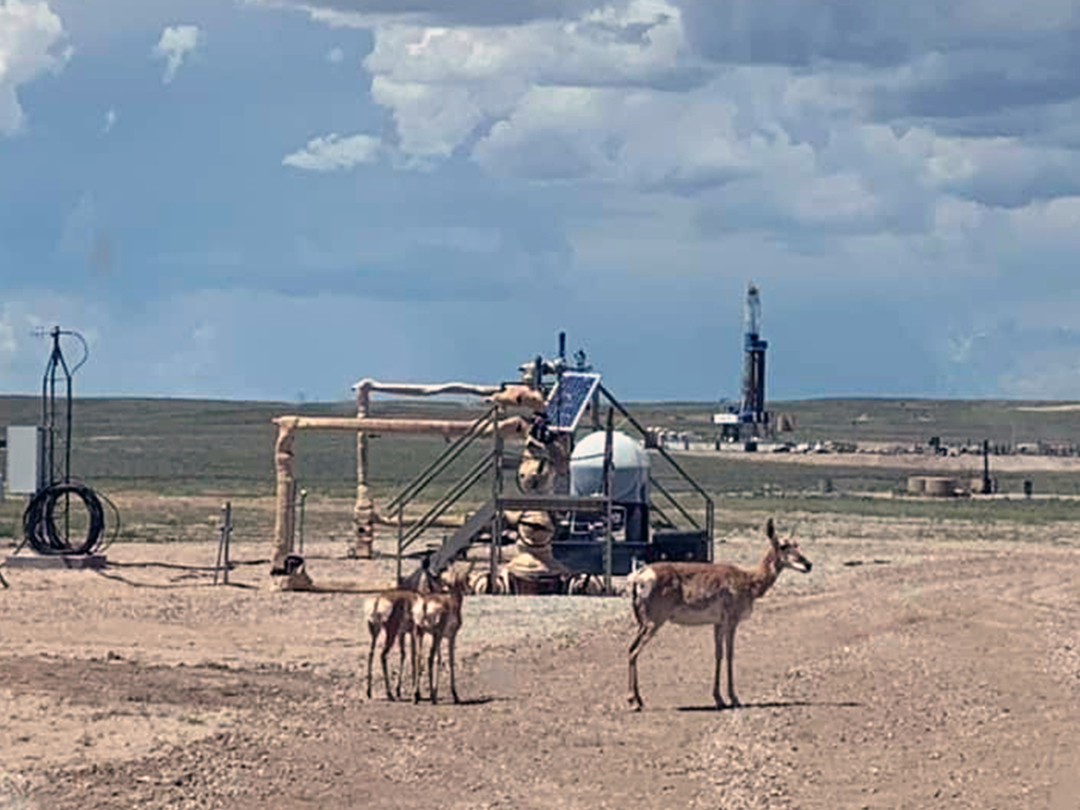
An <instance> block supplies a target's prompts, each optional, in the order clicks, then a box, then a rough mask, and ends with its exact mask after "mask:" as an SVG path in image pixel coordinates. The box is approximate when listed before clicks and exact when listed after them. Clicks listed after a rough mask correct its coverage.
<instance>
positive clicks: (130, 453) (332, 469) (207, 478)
mask: <svg viewBox="0 0 1080 810" xmlns="http://www.w3.org/2000/svg"><path fill="white" fill-rule="evenodd" d="M1042 405H1045V403H1027V402H1015V401H1008V402H992V401H977V402H967V401H927V400H905V401H900V400H812V401H801V402H787V403H774V404H773V407H774V408H775V409H776V410H777V411H780V412H783V413H787V414H792V415H793V416H794V417H795V422H796V430H795V432H794V433H793V434H790V438H791V439H793V440H794V441H816V440H819V439H834V440H841V441H862V442H904V443H916V442H918V443H926V442H927V441H928V440H929V438H930V437H931V436H940V437H941V438H942V440H943V441H948V442H968V441H970V442H977V441H981V440H982V439H984V438H985V439H989V440H990V441H991V442H994V443H997V444H1015V443H1018V442H1035V441H1040V440H1041V441H1049V442H1061V443H1071V442H1074V441H1077V440H1078V439H1080V411H1075V410H1068V409H1058V410H1029V408H1039V407H1041V406H1042ZM628 407H629V408H630V410H631V413H633V414H634V416H635V417H636V418H637V419H638V421H640V422H641V423H643V424H646V425H650V426H658V427H664V428H670V429H674V430H695V431H698V432H700V433H702V434H704V435H706V436H708V435H711V432H712V426H711V414H712V412H713V411H714V410H715V408H714V406H712V405H711V404H709V403H678V402H675V403H639V404H634V403H628ZM284 413H301V414H308V415H339V416H341V415H351V414H352V413H353V405H352V403H351V402H337V403H307V404H304V405H296V404H291V403H284V402H280V403H273V402H234V401H199V400H176V399H159V400H155V399H81V400H77V401H76V403H75V409H74V425H75V427H74V436H73V441H72V472H73V474H74V475H76V476H78V477H80V478H82V479H84V480H86V481H87V482H88V483H90V484H91V485H92V486H93V487H94V488H95V489H97V490H99V491H101V492H104V493H106V494H108V495H110V496H112V497H113V499H114V500H116V501H117V505H118V506H119V507H120V509H121V513H122V515H123V527H124V528H123V529H122V535H121V536H122V537H125V538H126V539H143V540H156V541H169V540H183V539H205V538H206V537H207V536H210V534H212V533H213V531H214V526H215V521H216V518H217V514H218V512H219V508H220V504H221V502H222V501H223V500H225V499H229V500H232V501H233V503H234V510H236V511H237V515H236V518H237V525H238V526H244V527H246V531H244V532H242V533H241V534H242V535H248V534H250V536H251V537H252V538H253V539H254V538H255V537H260V538H261V537H266V536H267V535H268V533H269V531H270V529H271V528H272V524H271V521H272V509H271V505H272V502H271V498H272V495H273V491H274V467H273V445H274V437H275V428H274V426H273V425H272V423H271V419H272V418H273V417H274V416H277V415H281V414H284ZM375 413H376V414H378V415H384V416H396V415H406V414H407V415H411V416H431V417H436V418H449V419H467V418H470V417H473V416H475V415H477V414H478V413H479V411H478V410H477V409H476V408H475V407H470V406H468V405H466V404H461V403H456V402H445V401H442V402H417V401H406V402H403V401H400V400H397V401H395V400H379V401H377V402H376V403H375ZM39 419H40V401H39V400H38V399H37V398H36V397H0V427H2V426H4V425H8V424H34V423H36V422H38V421H39ZM444 446H445V443H444V441H443V440H442V439H437V438H428V437H410V438H403V437H393V438H390V437H382V438H379V439H377V440H375V441H373V442H372V448H371V454H370V461H371V465H372V471H373V480H372V484H373V486H374V489H375V493H376V497H377V498H380V499H385V498H386V497H388V496H389V495H392V494H393V493H395V492H396V491H398V490H400V489H401V488H402V487H403V486H404V485H405V484H406V483H407V482H408V481H410V480H411V479H412V478H413V476H415V475H416V474H417V473H418V472H419V471H420V470H421V469H423V467H424V466H425V465H426V464H427V463H428V462H429V461H431V460H432V459H434V458H435V457H436V456H437V455H438V453H439V452H440V450H441V449H442V448H443V447H444ZM483 449H484V448H481V447H474V448H471V449H470V451H469V452H466V453H465V454H464V455H463V456H462V457H461V458H460V459H459V460H458V462H456V463H455V465H453V466H452V467H451V468H450V469H449V470H448V471H447V473H446V474H445V475H444V476H443V477H441V478H440V479H438V481H437V482H436V483H435V485H433V487H432V488H431V490H429V492H430V496H431V497H436V496H437V495H439V494H441V491H442V490H444V489H445V488H446V487H447V486H449V484H450V483H451V481H452V480H453V477H454V474H455V473H461V472H464V471H465V470H466V469H467V468H468V467H469V466H471V464H472V463H473V462H474V461H475V460H476V458H478V457H479V454H480V453H481V452H482V451H483ZM810 461H811V459H809V458H808V459H807V462H810ZM678 463H679V464H680V465H681V466H682V467H683V468H684V469H685V470H686V471H687V472H688V473H690V474H691V475H692V476H693V477H694V478H695V479H696V480H697V481H698V482H699V483H700V484H701V485H702V487H703V488H704V489H705V490H706V491H708V492H709V493H710V494H712V495H714V496H716V497H717V498H719V499H720V500H721V501H722V508H723V509H724V510H725V511H727V512H739V511H743V510H747V511H754V510H760V509H761V508H762V506H763V504H764V503H767V504H768V508H770V509H772V510H775V511H778V512H789V513H790V512H798V511H807V512H837V513H845V514H864V515H874V516H880V517H923V518H931V519H956V520H967V521H971V520H974V521H980V522H992V521H1000V520H1006V521H1020V522H1023V523H1045V522H1053V521H1062V520H1075V519H1077V518H1080V501H1076V500H1073V498H1074V497H1075V496H1080V475H1078V474H1074V473H1072V472H1067V471H1066V472H1062V471H1052V470H1032V471H1024V472H996V473H995V474H996V475H997V477H998V480H999V485H1000V490H1001V491H1002V492H1009V493H1019V492H1020V491H1021V487H1022V481H1023V480H1031V481H1032V483H1033V485H1034V489H1035V491H1036V492H1037V493H1039V494H1040V495H1058V496H1070V497H1069V498H1057V499H1054V498H1051V499H1039V500H1034V501H1030V502H1025V501H1022V500H1001V501H984V500H957V501H949V502H935V501H925V500H910V499H900V498H890V497H888V496H889V495H891V494H894V493H899V492H901V491H902V490H903V488H904V484H905V481H906V478H907V477H908V476H909V475H912V474H917V473H918V472H920V470H918V469H912V468H911V467H910V466H900V465H899V464H897V465H896V466H889V464H890V462H889V461H888V459H879V461H878V463H877V464H876V465H873V466H869V465H863V464H854V463H853V464H850V465H847V464H843V463H841V464H830V465H829V466H828V467H827V468H825V467H822V466H818V465H815V464H812V463H799V464H791V463H779V462H778V461H770V460H769V459H767V458H764V457H758V458H755V459H754V460H753V461H752V462H750V461H747V460H744V459H741V458H739V454H728V453H725V454H716V455H711V454H701V455H679V456H678ZM977 467H978V460H977V459H976V458H972V459H971V471H972V472H974V471H975V470H976V469H977ZM296 469H297V477H298V479H299V481H300V484H301V486H302V487H304V488H306V489H307V490H308V492H309V493H310V498H309V502H308V514H307V520H308V521H309V524H308V525H309V526H310V528H311V530H312V531H314V532H319V533H321V534H323V535H325V534H327V533H329V534H331V535H333V534H334V533H335V532H336V533H340V534H341V535H342V536H344V535H345V534H346V533H347V527H348V518H349V514H350V506H349V499H350V498H351V497H352V495H353V491H354V486H355V445H354V443H353V441H352V437H351V436H350V435H349V434H346V433H339V432H335V433H317V432H313V433H305V434H303V435H302V436H301V437H300V438H299V439H298V440H297V442H296ZM921 472H924V473H928V474H930V473H933V472H934V469H933V462H932V460H931V459H929V458H928V460H927V464H926V469H924V470H921ZM654 475H655V476H656V477H657V479H658V480H659V481H660V482H661V483H662V484H663V485H664V486H665V487H667V488H669V489H670V490H671V491H673V492H675V493H676V494H677V495H679V496H680V497H682V496H684V495H688V493H687V492H686V488H685V486H684V485H683V483H682V481H681V479H680V478H679V477H678V476H677V475H676V474H675V473H674V471H673V470H671V469H670V468H669V467H667V465H666V464H665V462H663V461H662V460H657V461H656V467H655V468H654ZM826 478H827V479H829V482H830V483H831V487H832V489H833V490H834V492H833V494H831V495H827V496H826V495H821V494H820V490H821V484H822V482H823V480H824V479H826ZM487 486H488V484H487V483H486V481H485V482H482V483H481V484H479V485H478V486H477V487H476V488H475V490H474V491H473V492H471V493H470V494H469V496H468V498H467V500H469V501H472V502H479V501H480V500H482V499H483V497H484V495H485V494H486V488H487ZM687 504H688V505H690V506H692V505H693V502H692V501H691V500H687ZM23 505H24V502H23V499H22V498H20V497H9V498H8V500H7V501H6V503H2V504H0V536H5V535H6V536H18V535H19V534H21V532H20V531H19V521H20V516H21V512H22V508H23ZM721 528H722V527H721Z"/></svg>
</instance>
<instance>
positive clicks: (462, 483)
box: [398, 453, 495, 554]
mask: <svg viewBox="0 0 1080 810" xmlns="http://www.w3.org/2000/svg"><path fill="white" fill-rule="evenodd" d="M494 455H495V454H494V453H488V454H487V455H486V456H484V457H483V458H482V459H480V461H479V462H477V463H476V464H474V465H473V467H472V469H471V470H469V472H468V473H466V474H465V475H464V476H463V477H462V478H460V479H459V480H458V481H457V483H456V484H454V486H452V487H451V488H450V489H449V490H447V492H446V493H445V494H444V495H443V496H442V498H440V499H439V500H438V501H436V502H435V504H434V505H433V506H432V507H431V508H430V509H428V511H427V512H425V513H424V515H423V517H421V518H420V519H419V520H417V521H416V523H414V524H412V525H411V526H410V527H409V529H408V531H406V532H404V534H403V535H402V537H401V539H400V541H399V550H398V553H399V554H400V552H402V551H404V550H405V549H407V548H408V547H409V546H410V545H412V544H413V543H414V542H415V541H416V539H417V538H418V537H420V535H421V534H423V533H424V532H425V531H427V530H428V529H429V528H431V525H432V524H433V523H434V522H435V521H436V520H438V519H439V518H440V517H442V515H443V514H444V513H445V512H446V510H447V509H449V508H450V507H451V506H453V505H454V504H455V503H456V502H457V501H458V500H459V499H460V498H461V496H462V495H464V494H465V493H466V492H468V490H469V488H470V487H471V486H473V485H474V484H475V483H476V482H477V481H479V480H480V479H481V478H482V477H483V476H484V474H485V473H487V471H488V470H490V469H491V465H492V464H493V463H494Z"/></svg>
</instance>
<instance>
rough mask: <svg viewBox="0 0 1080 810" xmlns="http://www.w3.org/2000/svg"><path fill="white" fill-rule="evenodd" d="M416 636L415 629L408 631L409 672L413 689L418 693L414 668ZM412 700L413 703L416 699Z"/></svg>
mask: <svg viewBox="0 0 1080 810" xmlns="http://www.w3.org/2000/svg"><path fill="white" fill-rule="evenodd" d="M417 635H418V634H417V632H416V630H415V629H411V630H410V631H409V671H410V673H411V674H412V679H413V688H414V689H415V690H416V691H417V692H419V689H420V681H419V680H418V677H419V676H418V675H417V674H416V667H417V655H416V637H417ZM413 699H414V701H415V700H416V697H415V696H414V698H413Z"/></svg>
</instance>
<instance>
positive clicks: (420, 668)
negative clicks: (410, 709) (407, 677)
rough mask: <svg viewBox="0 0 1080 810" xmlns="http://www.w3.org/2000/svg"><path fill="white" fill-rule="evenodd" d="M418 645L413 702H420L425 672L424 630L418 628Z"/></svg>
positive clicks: (415, 653) (415, 658)
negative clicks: (422, 678) (421, 680)
mask: <svg viewBox="0 0 1080 810" xmlns="http://www.w3.org/2000/svg"><path fill="white" fill-rule="evenodd" d="M415 633H416V636H415V638H416V646H415V647H414V649H413V703H419V702H420V678H421V676H422V675H423V672H424V631H423V630H421V629H420V628H416V630H415Z"/></svg>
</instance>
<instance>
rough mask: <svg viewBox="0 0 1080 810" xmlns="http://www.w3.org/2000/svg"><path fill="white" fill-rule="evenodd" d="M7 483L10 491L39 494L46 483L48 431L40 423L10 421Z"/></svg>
mask: <svg viewBox="0 0 1080 810" xmlns="http://www.w3.org/2000/svg"><path fill="white" fill-rule="evenodd" d="M5 482H6V484H7V486H6V487H5V490H6V492H7V493H8V494H10V495H36V494H37V493H38V492H39V491H40V490H41V489H42V487H44V486H45V431H44V430H43V429H42V428H40V427H38V426H37V425H8V429H7V474H6V475H5Z"/></svg>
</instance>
